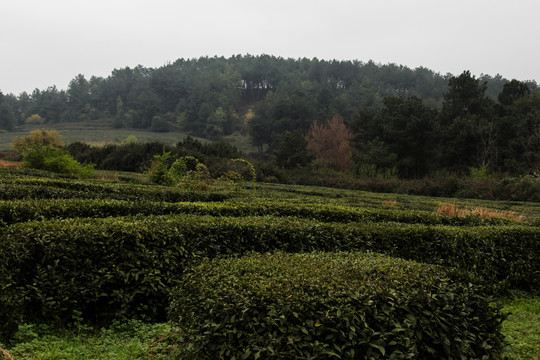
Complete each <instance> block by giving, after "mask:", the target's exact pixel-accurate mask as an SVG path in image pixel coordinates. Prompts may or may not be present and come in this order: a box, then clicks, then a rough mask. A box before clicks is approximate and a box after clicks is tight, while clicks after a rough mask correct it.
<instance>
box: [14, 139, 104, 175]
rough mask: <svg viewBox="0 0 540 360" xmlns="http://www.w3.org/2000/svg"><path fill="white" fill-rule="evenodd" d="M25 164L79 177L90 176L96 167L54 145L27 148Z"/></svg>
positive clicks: (24, 158)
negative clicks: (82, 162) (83, 162)
mask: <svg viewBox="0 0 540 360" xmlns="http://www.w3.org/2000/svg"><path fill="white" fill-rule="evenodd" d="M23 166H26V167H29V168H32V169H38V170H46V171H52V172H55V173H60V174H70V175H75V176H79V177H89V176H90V175H92V173H93V168H94V165H92V164H80V163H79V162H78V161H77V160H75V159H74V158H73V157H72V156H71V155H70V154H69V153H68V152H67V151H65V150H63V149H60V148H57V147H54V146H53V145H46V146H39V147H32V148H30V149H27V150H26V151H25V152H24V153H23Z"/></svg>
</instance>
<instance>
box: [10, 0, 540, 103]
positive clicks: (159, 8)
mask: <svg viewBox="0 0 540 360" xmlns="http://www.w3.org/2000/svg"><path fill="white" fill-rule="evenodd" d="M1 1H2V4H1V6H0V91H2V92H4V93H13V94H15V95H18V94H19V93H20V92H22V91H27V92H32V91H33V89H35V88H38V89H45V88H47V87H48V86H51V85H56V86H57V87H58V88H60V89H66V88H67V86H68V84H69V82H70V80H71V79H73V78H74V77H75V76H76V75H77V74H84V75H85V76H86V77H87V78H89V77H90V76H92V75H95V76H103V77H107V76H108V75H109V74H110V73H111V71H112V70H113V69H115V68H123V67H126V66H129V67H134V66H136V65H138V64H140V65H143V66H145V67H160V66H162V65H164V64H165V63H167V62H169V61H174V60H176V59H179V58H198V57H200V56H214V55H217V56H225V57H229V56H231V55H235V54H242V55H245V54H251V55H260V54H269V55H275V56H281V57H285V58H288V57H292V58H301V57H307V58H313V57H317V58H319V59H328V60H331V59H338V60H355V59H356V60H361V61H368V60H370V59H371V60H373V61H375V62H376V63H382V64H387V63H396V64H401V65H405V66H408V67H410V68H416V67H419V66H423V67H427V68H430V69H432V70H434V71H436V72H439V73H441V74H446V73H452V74H454V75H459V74H460V73H461V72H462V71H463V70H470V71H471V72H472V73H473V74H475V75H477V76H478V75H480V74H482V73H484V74H489V75H492V76H494V75H496V74H500V75H502V76H503V77H506V78H508V79H513V78H516V79H518V80H536V81H537V82H540V1H539V0H511V1H510V0H508V1H502V0H452V1H450V0H444V1H442V0H370V1H364V0H328V1H326V0H325V1H322V0H266V1H260V0H90V1H88V0H11V1H10V0H1Z"/></svg>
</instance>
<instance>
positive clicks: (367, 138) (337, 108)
mask: <svg viewBox="0 0 540 360" xmlns="http://www.w3.org/2000/svg"><path fill="white" fill-rule="evenodd" d="M0 94H1V93H0ZM539 112H540V95H539V93H538V86H537V84H536V83H534V82H529V83H524V82H519V81H516V80H512V81H508V80H506V79H503V78H502V77H500V76H496V77H491V76H488V75H482V76H480V77H479V78H476V77H474V76H472V75H471V74H470V73H469V72H467V71H465V72H464V73H463V74H461V75H459V76H453V75H450V74H447V75H440V74H438V73H434V72H433V71H431V70H429V69H426V68H423V67H420V68H416V69H410V68H408V67H405V66H398V65H395V64H386V65H381V64H376V63H374V62H373V61H369V62H360V61H337V60H333V61H327V60H318V59H316V58H314V59H306V58H304V59H284V58H280V57H274V56H269V55H261V56H251V55H246V56H242V55H238V56H233V57H231V58H228V59H227V58H224V57H211V58H210V57H202V58H199V59H189V60H185V59H179V60H177V61H175V62H173V63H170V64H167V65H165V66H162V67H160V68H155V69H154V68H145V67H142V66H137V67H135V68H129V67H126V68H123V69H115V70H113V71H112V73H111V75H110V76H108V77H107V78H102V77H91V78H90V79H86V78H85V76H83V75H78V76H76V77H75V78H74V79H73V80H72V81H71V82H70V84H69V86H68V88H67V90H59V89H57V88H56V87H55V86H52V87H49V88H48V89H46V90H38V89H36V90H34V91H33V92H32V93H31V94H28V93H21V94H20V95H18V96H15V95H12V94H8V95H0V129H5V130H8V131H9V130H12V129H13V128H15V127H17V126H19V125H22V124H24V123H45V124H54V123H82V122H85V123H87V122H93V121H102V122H103V121H105V122H107V123H109V124H110V125H111V126H113V127H115V128H121V127H131V128H140V129H150V130H152V131H156V132H165V131H174V130H181V131H184V132H187V133H189V134H192V135H196V136H200V137H203V138H207V139H210V140H218V139H221V138H222V137H223V136H226V135H231V134H234V133H241V134H244V135H249V136H250V138H251V142H252V143H253V145H256V146H257V147H258V148H259V150H260V151H261V153H262V152H263V151H265V152H268V153H274V154H277V155H283V151H284V148H285V149H286V146H287V143H289V144H292V143H294V144H298V143H303V142H305V138H306V135H307V134H308V132H309V129H310V127H311V126H312V124H313V123H314V121H319V122H321V123H325V122H326V121H328V120H330V119H332V118H333V117H334V116H335V115H339V116H340V118H341V119H342V121H343V122H344V124H345V125H346V126H347V127H348V128H349V129H350V130H351V132H352V134H353V139H351V144H352V145H353V149H354V151H353V153H352V154H351V157H353V158H354V160H355V163H357V164H358V163H362V164H370V165H373V166H376V167H377V168H381V169H385V168H393V169H395V170H396V171H398V173H399V175H400V176H403V177H418V176H424V175H426V174H428V173H430V172H431V171H433V170H436V169H440V168H445V169H452V170H458V171H461V170H466V169H468V168H470V167H476V168H489V169H490V170H496V171H510V172H524V171H529V170H530V169H535V168H539V167H540V158H539V157H540V155H539V150H540V120H539V116H540V115H539ZM306 146H307V144H306ZM278 158H279V156H278ZM284 158H285V159H287V160H286V163H284V164H280V166H284V167H285V166H302V165H305V164H304V162H305V159H307V158H309V156H307V157H306V158H305V159H304V158H303V157H299V160H298V161H293V162H291V160H290V157H287V156H285V157H284ZM278 162H279V161H278Z"/></svg>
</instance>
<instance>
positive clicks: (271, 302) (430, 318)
mask: <svg viewBox="0 0 540 360" xmlns="http://www.w3.org/2000/svg"><path fill="white" fill-rule="evenodd" d="M453 280H455V279H453V274H451V273H450V272H448V271H447V270H444V269H443V268H440V267H435V266H430V265H425V264H419V263H414V262H410V261H404V260H398V259H395V258H390V257H387V256H380V255H376V254H366V253H356V252H352V253H314V254H285V253H281V252H278V253H274V254H264V255H257V254H251V255H249V256H245V257H242V258H240V259H230V258H228V259H227V258H225V259H219V258H218V259H213V260H205V261H203V262H202V264H200V265H198V266H196V267H194V268H193V269H192V271H190V272H189V273H188V274H187V275H186V276H184V278H183V280H182V283H181V286H179V287H177V288H176V289H175V290H174V291H173V295H172V302H171V308H170V316H171V318H172V319H174V320H176V321H178V322H180V323H184V324H186V323H187V324H188V325H189V328H190V329H192V333H191V336H192V341H193V343H194V346H195V354H194V355H195V356H196V357H197V358H198V359H258V358H260V359H332V358H336V359H359V358H365V359H458V358H459V359H480V358H482V359H494V358H497V356H499V355H500V354H501V352H502V349H503V345H504V341H503V336H502V335H501V332H500V331H501V322H502V320H503V318H504V316H502V315H501V314H500V312H499V309H497V308H492V307H490V306H489V304H488V301H487V299H486V298H484V297H483V296H482V295H480V292H479V291H478V289H476V288H474V287H473V286H470V285H464V284H462V283H460V282H459V281H453Z"/></svg>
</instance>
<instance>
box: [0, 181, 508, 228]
mask: <svg viewBox="0 0 540 360" xmlns="http://www.w3.org/2000/svg"><path fill="white" fill-rule="evenodd" d="M40 189H41V190H43V191H46V189H45V188H40ZM175 194H176V195H177V196H180V195H182V196H183V197H184V198H191V199H192V200H196V199H198V198H199V199H204V200H215V199H219V200H223V199H224V198H225V197H226V196H227V195H226V194H216V193H213V194H212V193H210V194H206V193H201V192H196V193H193V192H181V193H175ZM123 195H124V196H125V195H126V194H125V193H124V194H123ZM136 214H144V215H167V214H196V215H212V216H232V217H236V216H265V215H272V216H281V217H284V216H295V217H300V218H307V219H317V220H319V221H323V222H340V223H349V222H388V221H393V222H400V223H410V224H430V225H437V224H440V225H454V226H477V225H497V224H499V225H500V224H511V223H512V221H510V220H506V219H482V218H480V217H476V216H468V217H457V216H452V217H451V216H444V215H439V214H434V213H430V212H427V211H415V210H394V209H384V208H381V209H360V208H352V207H345V206H339V205H324V204H309V205H307V204H289V203H286V202H284V201H280V202H270V201H266V202H251V203H245V202H239V201H235V202H226V203H222V202H219V203H215V202H177V203H169V202H151V201H125V200H110V199H107V200H104V199H80V198H75V199H40V200H35V199H22V200H11V201H10V200H4V201H2V200H0V224H1V223H2V222H3V223H4V225H5V224H13V223H16V222H24V221H28V220H34V219H51V218H69V217H109V216H127V215H136Z"/></svg>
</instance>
